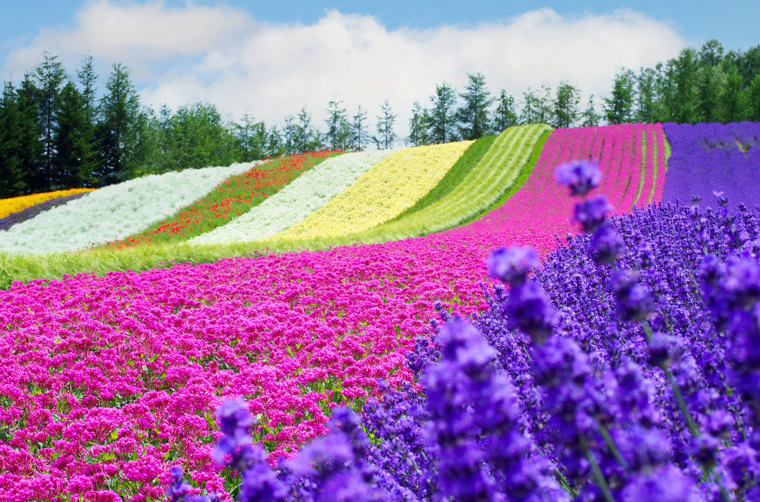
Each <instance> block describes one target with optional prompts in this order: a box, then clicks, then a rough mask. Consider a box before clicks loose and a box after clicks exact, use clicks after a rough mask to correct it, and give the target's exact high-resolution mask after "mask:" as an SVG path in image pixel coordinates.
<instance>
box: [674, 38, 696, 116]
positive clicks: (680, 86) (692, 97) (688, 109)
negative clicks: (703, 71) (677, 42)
mask: <svg viewBox="0 0 760 502" xmlns="http://www.w3.org/2000/svg"><path fill="white" fill-rule="evenodd" d="M674 69H675V75H674V77H675V96H674V105H675V106H674V107H673V108H672V112H673V115H672V117H673V119H674V121H675V122H679V123H687V122H689V123H694V122H696V121H697V99H696V92H695V91H696V79H697V65H696V57H695V55H694V49H684V50H682V51H681V54H680V55H679V56H678V59H677V60H676V61H675V68H674Z"/></svg>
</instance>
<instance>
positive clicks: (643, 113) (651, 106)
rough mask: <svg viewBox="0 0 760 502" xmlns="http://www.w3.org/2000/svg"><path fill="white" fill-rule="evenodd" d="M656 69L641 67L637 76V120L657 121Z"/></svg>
mask: <svg viewBox="0 0 760 502" xmlns="http://www.w3.org/2000/svg"><path fill="white" fill-rule="evenodd" d="M654 86H655V71H654V70H653V69H652V68H640V69H639V74H638V75H637V76H636V112H635V113H634V116H635V119H636V121H637V122H644V123H645V124H651V123H654V122H655V116H656V111H655V110H656V103H655V95H654V94H655V88H654Z"/></svg>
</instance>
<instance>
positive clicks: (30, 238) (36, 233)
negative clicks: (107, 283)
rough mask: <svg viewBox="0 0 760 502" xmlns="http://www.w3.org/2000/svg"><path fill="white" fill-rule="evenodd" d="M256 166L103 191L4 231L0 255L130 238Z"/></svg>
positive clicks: (151, 179) (152, 178)
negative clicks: (222, 183) (225, 181)
mask: <svg viewBox="0 0 760 502" xmlns="http://www.w3.org/2000/svg"><path fill="white" fill-rule="evenodd" d="M250 166H251V164H250V163H242V164H233V165H231V166H229V167H207V168H204V169H187V170H184V171H180V172H171V173H166V174H162V175H160V176H155V175H152V176H145V177H142V178H137V179H134V180H130V181H127V182H124V183H119V184H117V185H111V186H107V187H105V188H101V189H100V190H96V191H94V192H90V193H88V194H87V195H86V196H84V197H82V198H81V199H78V200H75V201H72V202H70V203H68V204H66V205H64V206H60V207H57V208H55V209H51V210H50V211H47V212H45V213H42V214H40V215H39V216H37V217H36V218H34V219H32V220H29V221H25V222H24V223H20V224H18V225H15V226H14V227H13V228H11V229H10V230H7V231H4V232H0V253H11V254H47V253H61V252H66V251H76V250H80V249H85V248H89V247H91V246H93V245H98V244H104V243H106V242H109V241H112V240H114V239H119V238H124V237H127V236H128V235H131V234H134V233H136V232H139V231H141V230H143V229H144V228H145V227H147V226H148V225H150V224H152V223H153V222H156V221H159V220H161V219H162V218H166V217H167V216H169V215H171V214H173V213H174V212H176V211H177V210H178V209H179V208H181V207H183V206H186V205H188V204H189V203H191V202H192V201H194V200H195V199H197V198H198V197H201V196H202V195H204V194H206V193H208V191H209V190H211V189H212V188H213V187H214V186H215V185H217V184H218V183H220V182H221V181H223V180H224V179H226V178H228V177H229V176H232V175H234V174H238V173H241V172H243V171H245V170H247V169H250Z"/></svg>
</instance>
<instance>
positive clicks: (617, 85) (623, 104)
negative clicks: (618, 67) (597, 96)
mask: <svg viewBox="0 0 760 502" xmlns="http://www.w3.org/2000/svg"><path fill="white" fill-rule="evenodd" d="M633 78H634V77H633V72H632V71H631V70H626V71H621V72H618V74H617V75H615V80H614V82H613V84H612V96H610V97H609V98H605V100H604V103H605V106H604V112H605V116H606V118H607V122H609V123H610V124H623V123H626V122H631V119H632V118H633V113H632V112H633Z"/></svg>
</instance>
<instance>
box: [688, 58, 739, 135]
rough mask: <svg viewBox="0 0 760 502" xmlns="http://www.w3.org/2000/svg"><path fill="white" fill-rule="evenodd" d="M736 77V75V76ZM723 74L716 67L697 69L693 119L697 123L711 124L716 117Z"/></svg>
mask: <svg viewBox="0 0 760 502" xmlns="http://www.w3.org/2000/svg"><path fill="white" fill-rule="evenodd" d="M737 76H738V74H737ZM723 79H724V77H723V74H722V72H721V70H720V67H718V66H710V65H704V66H702V67H700V68H699V69H697V72H696V78H695V85H696V93H695V96H694V97H695V101H696V103H695V110H694V111H695V117H694V120H695V121H698V122H713V121H715V120H716V119H717V116H718V96H719V95H720V91H721V87H723V82H722V80H723Z"/></svg>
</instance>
